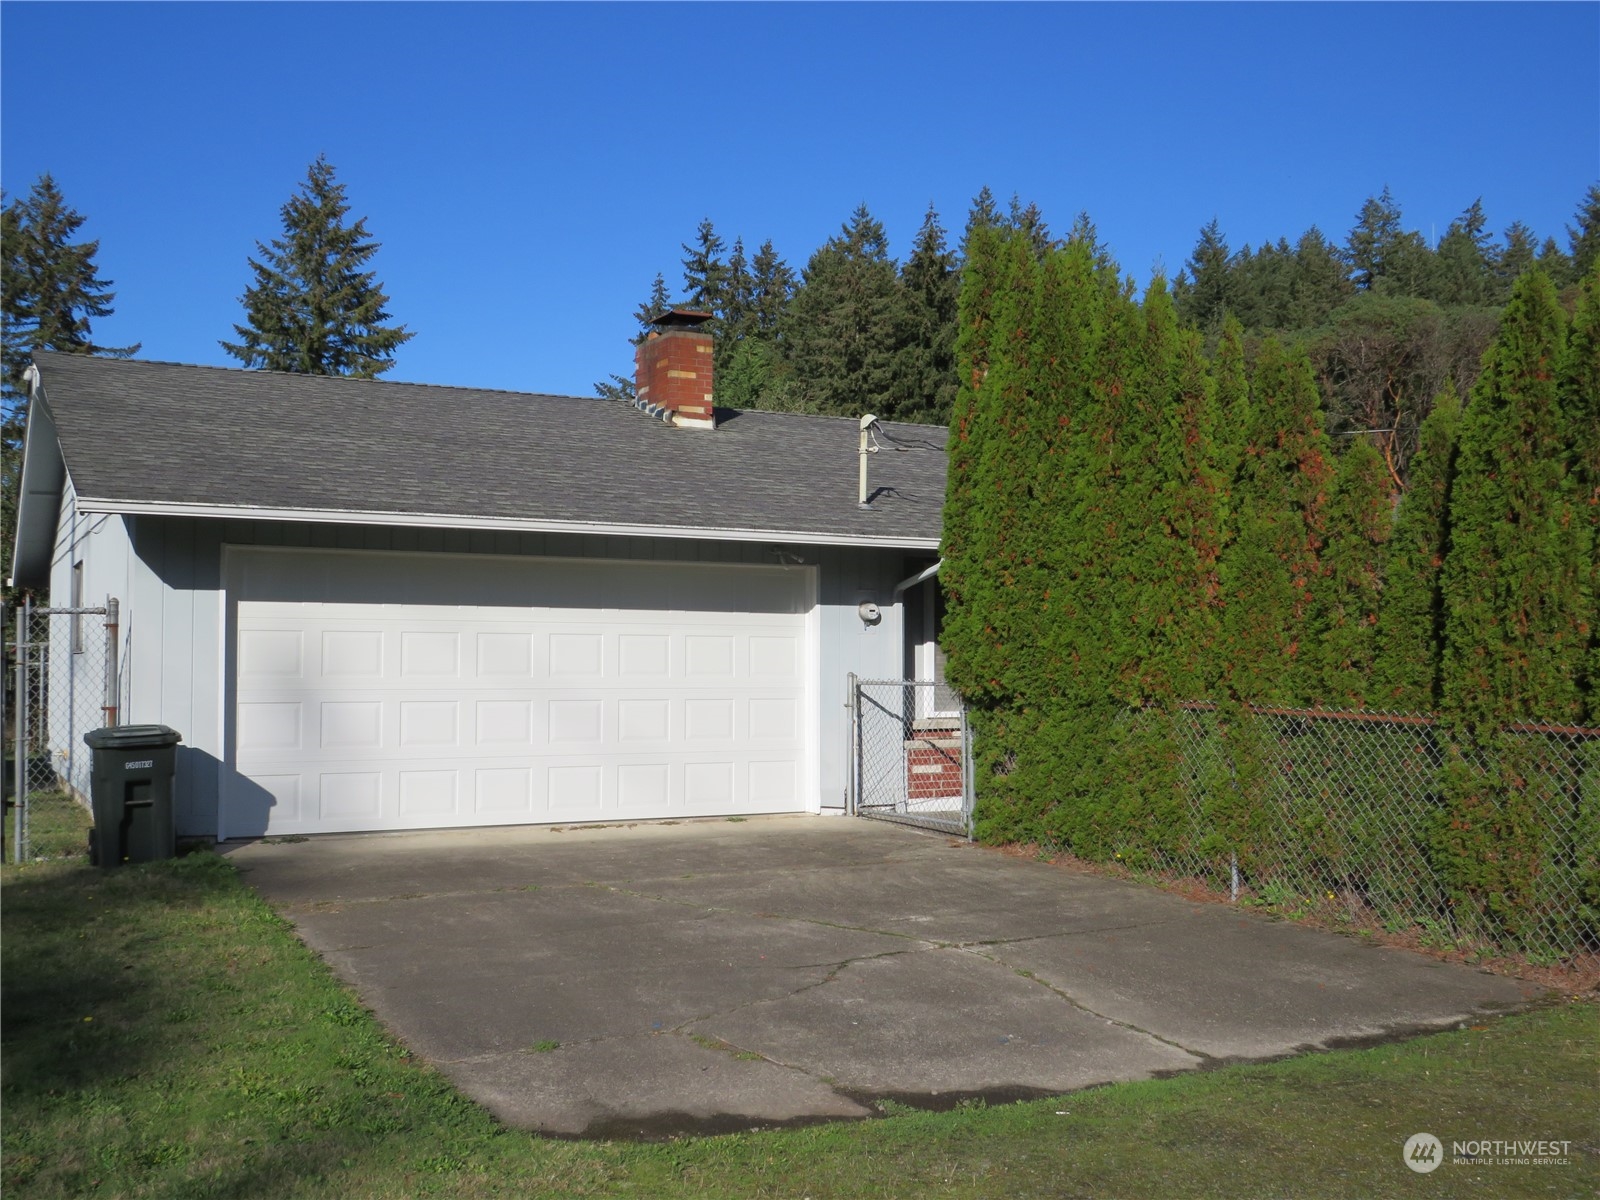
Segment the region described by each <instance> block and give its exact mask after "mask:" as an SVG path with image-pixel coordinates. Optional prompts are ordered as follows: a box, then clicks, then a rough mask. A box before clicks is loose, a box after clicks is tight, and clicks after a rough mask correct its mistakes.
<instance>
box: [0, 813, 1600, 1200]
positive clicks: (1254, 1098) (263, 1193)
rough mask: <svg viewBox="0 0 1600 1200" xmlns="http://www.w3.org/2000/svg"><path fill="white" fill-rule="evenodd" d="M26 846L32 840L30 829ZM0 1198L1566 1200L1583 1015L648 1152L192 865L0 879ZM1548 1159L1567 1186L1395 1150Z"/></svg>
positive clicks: (1586, 1173)
mask: <svg viewBox="0 0 1600 1200" xmlns="http://www.w3.org/2000/svg"><path fill="white" fill-rule="evenodd" d="M35 828H36V829H38V828H39V826H38V825H37V824H36V826H35ZM3 884H4V888H3V910H4V912H3V915H4V940H3V954H4V963H3V966H4V975H3V981H4V1009H3V1016H4V1067H5V1081H4V1095H3V1100H4V1127H3V1134H4V1177H3V1185H4V1192H5V1195H6V1197H7V1198H8V1200H11V1198H17V1200H22V1198H24V1197H69V1196H71V1197H80V1196H148V1197H163V1198H168V1197H170V1198H175V1200H176V1198H183V1197H195V1198H200V1197H205V1198H207V1200H214V1198H220V1197H249V1198H251V1200H255V1198H261V1197H290V1196H294V1197H300V1196H304V1197H329V1198H334V1197H337V1198H340V1200H344V1198H359V1197H379V1196H381V1197H411V1196H460V1197H477V1196H508V1197H511V1196H515V1197H529V1196H606V1197H609V1196H644V1197H658V1196H660V1197H666V1196H697V1197H699V1196H710V1197H715V1196H727V1197H741V1198H743V1197H762V1196H774V1197H779V1196H781V1197H795V1198H798V1197H802V1196H810V1197H813V1198H815V1200H822V1198H823V1197H835V1196H839V1197H847V1196H859V1197H874V1198H877V1197H898V1196H905V1197H921V1196H993V1197H1008V1198H1009V1197H1021V1196H1092V1197H1145V1196H1150V1197H1181V1196H1217V1197H1226V1198H1227V1200H1242V1198H1250V1197H1266V1196H1295V1197H1315V1196H1327V1197H1340V1198H1343V1197H1353V1196H1400V1195H1404V1196H1411V1195H1416V1196H1457V1195H1463V1194H1471V1195H1483V1196H1496V1197H1499V1196H1541V1197H1549V1196H1559V1197H1566V1196H1582V1195H1594V1194H1595V1193H1596V1192H1597V1191H1600V1129H1597V1124H1596V1117H1595V1115H1594V1114H1595V1111H1596V1108H1597V1101H1600V1092H1597V1086H1596V1069H1597V1062H1600V1058H1597V1047H1600V1009H1597V1008H1596V1006H1595V1005H1594V1004H1593V1003H1571V1002H1569V1003H1563V1004H1553V1005H1551V1006H1549V1007H1546V1008H1544V1009H1541V1010H1540V1011H1537V1012H1534V1013H1529V1014H1525V1015H1521V1016H1516V1017H1511V1018H1506V1019H1503V1020H1498V1021H1494V1022H1492V1023H1488V1024H1486V1025H1484V1026H1481V1027H1475V1028H1472V1029H1469V1030H1463V1031H1459V1032H1454V1033H1448V1034H1442V1035H1437V1036H1434V1037H1428V1038H1423V1039H1418V1040H1414V1041H1410V1042H1406V1043H1403V1044H1393V1045H1386V1046H1382V1047H1379V1048H1377V1049H1370V1050H1362V1051H1351V1052H1338V1053H1330V1054H1320V1055H1313V1056H1309V1057H1305V1058H1300V1059H1296V1060H1292V1061H1287V1062H1281V1063H1273V1064H1267V1065H1261V1066H1244V1067H1231V1068H1227V1069H1224V1070H1217V1071H1211V1072H1206V1073H1200V1074H1190V1075H1184V1076H1179V1077H1177V1078H1173V1079H1169V1080H1160V1081H1150V1082H1146V1083H1139V1084H1129V1085H1122V1086H1116V1087H1105V1088H1099V1089H1095V1090H1092V1091H1088V1092H1080V1093H1077V1094H1074V1095H1070V1096H1067V1097H1063V1098H1061V1099H1059V1100H1052V1101H1042V1102H1036V1103H1026V1104H1017V1105H1008V1106H1003V1107H1000V1106H997V1107H993V1108H982V1107H971V1108H966V1109H961V1110H958V1111H955V1112H947V1113H922V1112H912V1111H909V1110H904V1109H901V1108H899V1107H898V1106H895V1105H888V1106H886V1107H887V1108H888V1110H889V1113H888V1115H886V1117H885V1118H884V1119H882V1120H875V1121H868V1122H860V1123H855V1124H835V1125H817V1126H809V1127H804V1128H797V1129H789V1130H778V1131H769V1132H756V1133H744V1134H737V1135H730V1136H724V1137H710V1138H683V1139H679V1140H675V1141H671V1142H664V1143H653V1144H646V1143H622V1142H574V1141H555V1140H547V1139H542V1138H537V1137H532V1136H529V1135H527V1134H523V1133H517V1132H514V1131H509V1130H505V1129H503V1128H501V1127H499V1126H498V1125H496V1123H495V1122H494V1121H493V1120H492V1119H491V1118H489V1117H488V1116H487V1115H486V1114H484V1113H483V1112H482V1111H480V1110H479V1109H478V1108H477V1107H476V1106H474V1105H473V1104H471V1103H469V1102H468V1101H466V1100H464V1099H462V1098H461V1097H460V1096H458V1095H457V1094H456V1093H455V1092H454V1091H452V1090H451V1088H450V1087H449V1086H448V1085H447V1084H446V1083H445V1082H444V1080H443V1079H442V1078H441V1077H440V1076H438V1075H436V1074H435V1073H434V1072H432V1071H431V1070H430V1069H428V1068H426V1067H424V1066H421V1065H419V1064H418V1063H416V1062H414V1061H413V1060H412V1059H411V1058H410V1057H409V1056H408V1054H407V1053H406V1051H405V1050H404V1049H402V1048H401V1047H400V1046H398V1045H397V1044H396V1043H395V1042H394V1041H393V1040H392V1039H390V1038H389V1036H388V1035H387V1034H386V1033H385V1031H384V1030H383V1029H382V1027H381V1026H379V1025H378V1023H377V1022H376V1021H375V1020H374V1019H373V1018H372V1017H371V1016H370V1015H369V1014H368V1013H367V1012H366V1011H364V1010H363V1009H362V1008H361V1007H360V1005H359V1004H357V1003H356V1001H355V1000H354V999H353V997H352V996H351V994H350V993H349V992H347V991H346V990H345V989H344V988H343V987H342V986H340V985H339V984H338V983H337V982H336V981H335V980H334V979H333V977H332V976H331V975H330V973H329V972H328V971H327V969H326V968H325V967H324V966H323V965H322V963H321V962H320V961H319V960H318V959H316V958H315V957H313V956H312V955H311V954H310V953H309V952H308V951H306V950H305V948H304V947H302V946H301V945H300V943H299V942H298V941H297V940H296V939H295V938H294V937H293V935H292V933H291V932H290V929H289V927H288V925H287V924H286V923H285V922H283V921H282V920H280V919H279V918H278V917H277V916H275V915H274V914H273V913H272V912H271V911H270V910H269V909H268V908H267V907H266V906H265V905H264V904H263V903H261V901H259V900H258V899H257V898H256V897H255V895H254V893H253V892H251V891H250V890H249V889H248V888H247V887H245V886H244V885H243V884H242V883H241V882H240V880H239V878H238V877H237V876H236V875H235V873H234V871H233V869H232V868H231V867H230V866H229V865H228V863H227V862H226V861H225V860H223V859H221V858H219V857H217V856H215V855H213V854H210V853H195V854H191V855H189V856H188V857H185V858H182V859H179V860H177V861H175V862H171V863H161V864H154V865H151V866H142V867H126V868H122V869H120V870H117V871H114V872H99V871H95V870H93V869H92V868H90V867H88V866H87V865H85V863H84V861H83V859H81V858H78V859H76V860H58V861H51V862H44V863H36V864H31V865H27V866H24V867H21V868H13V867H8V868H6V869H5V872H4V875H3ZM1419 1131H1427V1132H1431V1133H1434V1134H1436V1135H1438V1136H1439V1137H1440V1138H1441V1139H1443V1141H1444V1143H1445V1150H1446V1154H1447V1155H1448V1154H1449V1151H1450V1143H1451V1141H1452V1140H1466V1139H1469V1138H1471V1139H1476V1138H1509V1137H1518V1138H1546V1139H1564V1140H1568V1141H1570V1142H1572V1143H1574V1144H1573V1146H1572V1147H1571V1154H1570V1158H1571V1161H1570V1163H1569V1164H1568V1165H1565V1166H1544V1167H1534V1166H1527V1167H1517V1166H1490V1165H1479V1166H1465V1165H1456V1164H1454V1163H1448V1162H1447V1163H1446V1165H1444V1166H1443V1167H1442V1168H1440V1169H1439V1170H1438V1171H1436V1172H1434V1173H1433V1174H1431V1175H1426V1176H1423V1175H1415V1174H1413V1173H1412V1172H1410V1171H1409V1170H1407V1169H1406V1168H1405V1167H1404V1166H1403V1165H1402V1163H1401V1158H1400V1147H1401V1144H1402V1142H1403V1141H1404V1140H1405V1138H1406V1137H1407V1136H1409V1135H1410V1134H1412V1133H1416V1132H1419Z"/></svg>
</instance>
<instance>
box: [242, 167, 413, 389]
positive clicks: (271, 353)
mask: <svg viewBox="0 0 1600 1200" xmlns="http://www.w3.org/2000/svg"><path fill="white" fill-rule="evenodd" d="M349 212H350V206H349V205H348V204H346V203H345V189H344V185H343V184H340V183H336V182H334V177H333V167H332V166H331V165H330V164H329V163H328V160H327V159H325V158H322V157H318V159H317V161H316V162H314V163H312V164H311V169H310V171H309V172H308V174H307V177H306V181H305V183H303V184H302V185H301V189H300V192H299V193H298V194H296V195H295V196H293V197H291V198H290V199H289V201H288V203H286V204H285V205H284V206H283V208H282V210H281V214H282V218H283V237H282V238H274V239H273V240H272V242H271V243H270V244H263V243H261V242H257V243H256V252H257V254H258V255H259V256H260V258H259V261H258V260H257V259H254V258H252V259H250V260H249V264H250V269H251V271H252V272H253V273H254V279H255V282H254V283H253V284H252V285H251V286H250V287H248V288H246V289H245V293H244V295H243V296H242V297H240V302H241V303H242V304H243V305H244V310H245V324H243V325H235V326H234V327H233V328H234V331H235V332H236V333H237V334H238V335H239V340H238V341H237V342H227V341H224V342H222V343H221V346H222V348H223V349H224V350H226V351H227V352H228V353H229V354H231V355H232V356H233V357H234V358H237V359H238V360H239V361H240V362H242V363H244V365H245V366H247V367H259V368H262V369H264V370H268V371H292V372H295V373H298V374H302V375H349V376H354V377H356V378H360V379H372V378H374V377H376V376H378V375H381V374H383V373H384V372H385V371H387V370H389V369H390V368H392V367H393V366H394V353H395V351H396V350H397V349H399V348H400V347H401V346H402V345H404V344H405V343H406V342H408V341H410V340H411V338H412V337H413V336H415V335H414V334H412V333H411V332H409V331H408V330H407V329H406V328H405V326H403V325H400V326H391V325H390V324H389V320H390V316H389V313H388V312H387V311H386V310H385V305H387V304H388V303H389V297H388V296H386V295H385V294H384V292H383V285H382V284H381V283H379V282H378V278H377V275H376V273H375V272H373V271H369V270H364V269H363V268H365V267H366V265H367V264H368V262H370V261H371V259H372V257H373V256H374V255H375V254H377V252H378V243H377V242H375V241H372V240H371V238H370V236H369V234H368V233H367V222H366V218H365V217H363V218H361V219H360V220H358V221H356V222H355V224H353V225H348V224H346V223H345V217H346V216H347V215H348V214H349Z"/></svg>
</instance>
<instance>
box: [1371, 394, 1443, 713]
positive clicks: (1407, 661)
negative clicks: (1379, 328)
mask: <svg viewBox="0 0 1600 1200" xmlns="http://www.w3.org/2000/svg"><path fill="white" fill-rule="evenodd" d="M1460 424H1461V400H1460V398H1459V397H1457V395H1456V393H1455V389H1454V388H1447V389H1445V390H1444V391H1443V392H1440V393H1439V395H1438V396H1436V397H1435V398H1434V401H1433V411H1432V412H1430V413H1429V414H1428V417H1427V419H1426V420H1425V421H1423V423H1422V429H1421V432H1420V433H1419V434H1418V438H1417V443H1418V445H1417V453H1416V454H1415V455H1414V456H1413V457H1412V459H1411V486H1410V487H1409V488H1407V489H1406V494H1405V495H1404V496H1403V497H1401V500H1400V506H1399V508H1398V510H1397V511H1396V513H1395V518H1394V532H1393V535H1392V536H1391V537H1390V539H1389V556H1388V569H1387V574H1386V577H1385V579H1384V588H1383V595H1382V597H1381V599H1380V601H1379V612H1378V650H1377V662H1376V664H1375V666H1374V672H1373V673H1374V680H1373V692H1372V703H1373V705H1374V706H1375V707H1377V708H1381V709H1387V710H1389V711H1391V712H1432V711H1434V710H1435V709H1436V708H1438V706H1439V652H1440V638H1441V636H1442V635H1443V632H1444V607H1443V604H1442V601H1441V600H1440V596H1439V571H1440V568H1442V567H1443V566H1444V554H1445V546H1446V542H1447V537H1448V534H1449V528H1450V483H1451V481H1452V479H1454V477H1455V462H1456V436H1457V432H1458V429H1459V426H1460Z"/></svg>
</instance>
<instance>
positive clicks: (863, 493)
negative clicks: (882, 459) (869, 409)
mask: <svg viewBox="0 0 1600 1200" xmlns="http://www.w3.org/2000/svg"><path fill="white" fill-rule="evenodd" d="M877 423H878V418H877V417H875V416H873V415H872V414H871V413H868V414H867V415H866V416H864V417H862V418H861V446H860V449H859V450H858V451H857V453H859V455H860V456H861V487H860V495H858V496H857V497H856V507H857V508H869V507H871V506H870V505H869V504H868V503H867V455H869V454H876V453H877V452H878V447H877V445H876V442H877V439H876V438H874V437H873V436H872V427H873V426H874V425H876V424H877ZM869 442H871V443H873V444H872V445H868V443H869Z"/></svg>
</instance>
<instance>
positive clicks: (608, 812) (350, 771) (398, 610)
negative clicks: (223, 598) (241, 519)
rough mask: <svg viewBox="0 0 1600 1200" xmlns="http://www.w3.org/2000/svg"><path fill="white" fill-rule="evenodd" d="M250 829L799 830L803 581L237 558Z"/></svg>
mask: <svg viewBox="0 0 1600 1200" xmlns="http://www.w3.org/2000/svg"><path fill="white" fill-rule="evenodd" d="M227 568H228V569H227V576H228V580H229V596H230V603H231V606H232V607H233V610H234V613H235V616H234V621H233V624H234V632H233V637H232V641H233V646H234V652H233V654H232V655H231V667H232V672H233V677H234V689H233V690H234V696H233V703H232V712H233V726H232V736H231V743H232V748H233V755H232V757H233V769H232V770H231V771H229V772H227V774H226V776H225V778H226V779H227V780H228V786H229V788H230V791H231V794H230V795H229V796H228V797H227V799H226V802H225V804H224V811H225V812H227V813H229V814H231V817H232V819H233V820H234V821H235V822H236V823H237V824H238V826H239V828H240V829H241V830H242V829H249V830H251V831H252V832H254V831H256V830H264V831H266V832H268V833H272V834H281V833H329V832H349V831H354V830H373V829H414V828H420V827H429V826H464V825H505V824H518V823H529V822H559V821H603V820H618V819H640V818H653V817H686V816H715V815H728V814H732V813H777V812H797V811H804V810H805V808H806V807H807V806H806V803H805V799H804V798H805V797H806V796H808V795H815V792H816V789H815V787H814V785H813V784H812V783H811V781H810V780H809V778H808V773H809V772H810V770H811V764H812V762H813V761H814V759H815V755H814V753H812V743H813V739H814V737H815V730H814V726H815V722H814V721H813V720H810V719H809V716H810V714H811V712H812V710H813V708H814V705H813V704H812V703H811V702H810V697H811V695H812V694H813V684H812V680H811V674H812V670H811V668H812V665H813V663H814V656H813V655H812V653H811V651H810V645H811V638H810V636H809V634H808V629H807V614H808V613H809V612H811V611H812V609H813V607H814V600H813V595H814V593H815V580H814V571H813V570H810V569H807V568H804V567H781V566H773V567H762V566H743V565H741V566H722V565H702V564H658V563H628V562H598V561H586V560H570V559H568V560H563V559H539V560H528V559H521V558H510V557H508V558H498V559H491V558H483V557H473V556H460V557H457V556H438V555H429V556H422V555H383V554H348V553H339V552H305V551H273V550H231V551H230V552H229V554H228V560H227Z"/></svg>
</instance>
